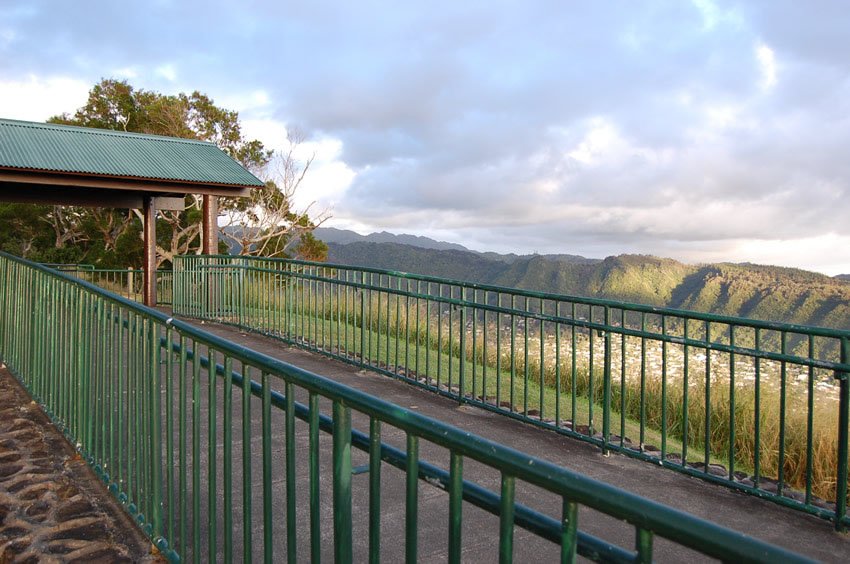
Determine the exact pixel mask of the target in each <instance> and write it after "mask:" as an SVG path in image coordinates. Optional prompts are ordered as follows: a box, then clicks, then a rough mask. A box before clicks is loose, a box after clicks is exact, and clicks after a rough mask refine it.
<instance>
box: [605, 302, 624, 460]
mask: <svg viewBox="0 0 850 564" xmlns="http://www.w3.org/2000/svg"><path fill="white" fill-rule="evenodd" d="M604 346H605V353H604V362H605V366H604V369H603V378H604V382H603V388H602V404H603V405H602V454H605V455H607V454H608V439H609V437H610V436H611V308H609V307H608V306H605V340H604ZM621 377H622V376H621Z"/></svg>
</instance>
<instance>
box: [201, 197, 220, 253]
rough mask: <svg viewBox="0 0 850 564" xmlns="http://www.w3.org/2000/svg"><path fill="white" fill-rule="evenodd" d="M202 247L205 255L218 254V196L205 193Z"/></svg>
mask: <svg viewBox="0 0 850 564" xmlns="http://www.w3.org/2000/svg"><path fill="white" fill-rule="evenodd" d="M203 215H204V217H203V226H202V228H201V249H202V251H203V253H204V254H205V255H217V254H218V197H217V196H212V195H210V194H204V214H203Z"/></svg>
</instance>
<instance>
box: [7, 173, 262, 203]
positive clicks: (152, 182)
mask: <svg viewBox="0 0 850 564" xmlns="http://www.w3.org/2000/svg"><path fill="white" fill-rule="evenodd" d="M5 183H16V184H30V185H36V186H45V185H47V186H51V185H52V186H63V187H67V188H99V189H105V190H123V191H131V192H132V191H135V192H146V193H147V192H170V193H174V194H210V195H215V196H237V197H244V196H249V195H250V194H251V188H249V187H247V186H227V185H223V184H220V185H217V184H200V183H192V182H171V181H168V180H157V179H152V178H146V179H137V178H122V177H105V176H91V175H78V174H66V173H55V172H49V171H47V172H46V171H22V170H19V169H2V168H0V184H5ZM29 189H30V190H32V189H33V187H32V186H31V187H30V188H29Z"/></svg>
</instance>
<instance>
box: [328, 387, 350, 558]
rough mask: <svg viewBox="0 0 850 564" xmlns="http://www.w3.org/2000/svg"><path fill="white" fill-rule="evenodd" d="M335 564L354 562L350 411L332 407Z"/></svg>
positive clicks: (335, 404) (337, 405) (343, 407)
mask: <svg viewBox="0 0 850 564" xmlns="http://www.w3.org/2000/svg"><path fill="white" fill-rule="evenodd" d="M333 496H334V501H333V507H334V562H336V563H337V564H341V563H344V562H351V560H352V557H353V545H352V536H351V529H352V521H351V408H349V407H347V406H345V405H343V404H342V403H341V402H339V401H335V402H334V404H333Z"/></svg>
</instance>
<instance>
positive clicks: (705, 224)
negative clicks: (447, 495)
mask: <svg viewBox="0 0 850 564" xmlns="http://www.w3.org/2000/svg"><path fill="white" fill-rule="evenodd" d="M848 54H850V9H848V7H847V4H846V3H845V2H843V1H840V0H836V1H831V2H830V1H817V0H814V1H807V2H799V1H785V0H770V1H768V0H764V1H750V2H745V1H728V2H727V1H722V0H693V1H691V2H688V1H686V0H670V1H651V0H650V1H641V2H635V1H611V2H578V1H568V0H559V1H551V2H545V1H539V2H538V1H534V0H524V1H517V2H508V1H498V0H487V1H480V2H479V1H476V0H469V1H464V2H458V1H456V0H455V1H451V2H442V1H429V2H418V1H411V2H389V1H385V2H371V1H360V2H324V1H310V2H290V1H275V2H271V1H268V2H267V1H256V0H255V1H252V0H243V1H241V2H235V1H229V2H216V1H211V0H206V1H203V2H196V1H194V0H181V1H177V0H174V1H169V0H153V1H149V2H126V3H125V2H116V1H115V0H109V1H85V0H76V1H74V2H70V1H60V0H55V1H44V0H26V1H18V0H3V1H2V3H0V117H5V118H14V119H24V120H33V121H43V120H46V119H47V118H49V117H50V116H51V115H55V114H58V113H62V112H73V111H74V110H76V109H77V108H78V107H80V106H82V105H83V104H84V103H85V99H86V95H87V92H88V90H89V89H90V88H91V87H92V86H93V85H94V84H95V83H96V82H98V81H99V80H100V79H101V78H117V79H121V80H128V81H129V82H130V84H132V85H133V86H134V87H136V88H143V89H147V90H155V91H158V92H162V93H166V94H176V93H177V92H191V91H194V90H199V91H201V92H204V93H206V94H208V95H209V96H210V97H212V98H213V99H214V100H215V102H216V103H217V104H218V105H220V106H223V107H226V108H228V109H233V110H237V111H238V112H239V115H240V117H241V119H242V124H243V131H244V133H245V134H246V135H248V136H249V137H251V138H257V139H260V140H261V141H263V142H264V143H265V144H266V145H267V146H269V147H273V148H276V147H282V146H284V145H285V142H286V136H287V131H294V130H297V131H300V132H301V133H302V134H303V135H304V136H305V139H306V140H305V142H304V143H302V146H301V147H300V152H299V154H300V156H301V157H302V158H306V157H307V156H309V155H315V160H314V162H313V166H312V168H311V170H310V171H309V173H308V175H307V177H306V179H305V183H304V184H303V185H302V187H301V189H300V190H299V193H298V194H297V196H296V202H297V203H298V205H299V206H301V207H305V206H308V205H310V204H311V203H313V202H315V203H314V204H313V207H312V208H311V210H315V212H316V213H318V212H321V211H323V210H327V211H328V212H329V213H330V215H331V218H330V219H329V220H328V221H327V222H326V223H325V225H327V226H334V227H339V228H347V229H354V230H356V231H359V232H361V233H368V232H371V231H380V230H386V231H390V232H395V233H412V234H417V235H426V236H430V237H434V238H436V239H441V240H447V241H452V242H457V243H461V244H464V245H466V246H467V247H470V248H472V249H476V250H492V251H499V252H518V253H532V252H537V253H569V254H579V255H584V256H588V257H596V258H602V257H605V256H609V255H616V254H622V253H640V254H653V255H658V256H668V257H673V258H676V259H679V260H683V261H686V262H691V263H703V262H715V261H734V262H744V261H746V262H755V263H763V264H778V265H784V266H795V267H801V268H806V269H810V270H816V271H820V272H824V273H827V274H838V273H850V205H848V204H850V56H848Z"/></svg>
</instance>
